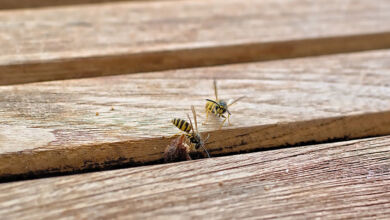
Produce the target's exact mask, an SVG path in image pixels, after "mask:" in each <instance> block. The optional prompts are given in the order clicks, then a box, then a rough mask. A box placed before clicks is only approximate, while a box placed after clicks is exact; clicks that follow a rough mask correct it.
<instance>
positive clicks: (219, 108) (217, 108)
mask: <svg viewBox="0 0 390 220" xmlns="http://www.w3.org/2000/svg"><path fill="white" fill-rule="evenodd" d="M213 86H214V93H215V101H214V100H211V99H206V101H207V102H206V120H205V122H204V123H206V122H207V119H208V117H209V114H210V113H212V114H215V115H216V116H218V117H222V118H224V120H223V122H222V123H221V125H220V127H219V129H221V128H222V126H223V125H224V124H225V121H226V119H227V120H228V122H229V125H230V119H229V118H230V115H231V113H230V111H229V109H228V108H229V107H230V106H231V105H233V104H234V103H236V102H237V101H239V100H241V99H243V98H245V96H241V97H239V98H237V99H235V100H233V101H232V102H230V103H229V104H227V103H226V101H225V100H219V99H218V91H217V81H216V80H214V81H213ZM225 113H228V115H227V116H225Z"/></svg>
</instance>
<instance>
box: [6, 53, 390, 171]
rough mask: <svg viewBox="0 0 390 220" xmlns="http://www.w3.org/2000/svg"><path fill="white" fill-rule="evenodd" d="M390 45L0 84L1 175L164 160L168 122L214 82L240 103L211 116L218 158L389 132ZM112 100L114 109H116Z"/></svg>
mask: <svg viewBox="0 0 390 220" xmlns="http://www.w3.org/2000/svg"><path fill="white" fill-rule="evenodd" d="M389 61H390V51H389V50H385V51H376V52H369V53H368V52H367V53H357V54H343V55H334V56H324V57H317V58H301V59H292V60H283V61H272V62H265V63H251V64H240V65H227V66H220V67H212V68H197V69H188V70H176V71H166V72H157V73H150V74H134V75H126V76H125V75H122V76H111V77H100V78H93V79H79V80H68V81H58V82H46V83H35V84H26V85H15V86H5V87H0V140H1V141H0V177H1V178H6V177H12V176H18V175H28V174H34V175H40V174H43V173H56V172H74V171H79V170H88V169H97V168H107V167H111V166H119V165H126V166H130V165H135V164H140V163H151V162H157V161H161V158H162V154H163V151H164V148H165V147H166V146H167V144H168V143H169V141H170V139H169V138H168V137H169V136H171V135H173V134H175V133H177V132H178V129H176V128H175V127H174V126H173V125H172V124H171V123H170V120H171V119H172V118H174V117H179V118H186V114H187V113H190V105H195V107H196V109H197V112H198V118H199V121H200V123H202V122H203V121H204V119H205V112H204V105H205V99H206V98H213V96H214V94H213V89H212V79H213V78H216V79H217V81H218V83H219V88H220V91H219V94H220V97H221V98H226V99H229V98H237V97H240V96H242V95H245V96H246V98H245V99H244V100H242V101H240V102H239V104H237V105H235V106H233V107H232V108H231V109H230V111H231V112H232V117H231V122H232V126H231V127H226V128H225V129H224V130H220V131H218V130H217V129H218V126H219V123H220V121H218V119H216V118H211V120H210V122H209V123H208V124H207V125H205V126H200V130H201V131H202V132H204V133H203V134H204V135H206V134H207V133H209V134H210V139H209V143H208V144H207V148H208V149H209V152H210V153H211V154H212V155H213V156H215V155H223V154H230V153H237V152H241V151H253V150H257V149H262V148H270V147H277V146H290V145H297V144H299V143H302V142H310V143H313V142H322V141H328V140H335V139H346V138H358V137H368V136H377V135H385V134H390V111H389V107H390V102H389V100H390V87H389V84H388V82H390V68H389V67H390V62H389ZM112 107H114V110H112Z"/></svg>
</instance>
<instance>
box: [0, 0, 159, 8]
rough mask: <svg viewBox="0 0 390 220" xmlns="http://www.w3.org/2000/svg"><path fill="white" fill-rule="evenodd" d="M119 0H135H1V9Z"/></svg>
mask: <svg viewBox="0 0 390 220" xmlns="http://www.w3.org/2000/svg"><path fill="white" fill-rule="evenodd" d="M118 1H134V0H17V1H15V0H1V1H0V10H5V9H8V10H9V9H20V8H39V7H53V6H64V5H80V4H95V3H109V2H118ZM135 1H152V0H135ZM160 1H161V0H160Z"/></svg>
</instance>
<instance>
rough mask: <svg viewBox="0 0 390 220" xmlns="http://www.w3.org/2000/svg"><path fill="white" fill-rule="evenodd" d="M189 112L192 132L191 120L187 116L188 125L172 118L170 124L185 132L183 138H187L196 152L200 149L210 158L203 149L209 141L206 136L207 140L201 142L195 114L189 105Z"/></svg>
mask: <svg viewBox="0 0 390 220" xmlns="http://www.w3.org/2000/svg"><path fill="white" fill-rule="evenodd" d="M191 110H192V114H193V117H194V122H195V130H194V127H193V125H192V121H191V118H190V116H189V115H188V114H187V117H188V120H189V121H190V123H188V122H187V121H185V120H183V119H179V118H174V119H173V120H172V123H173V124H174V125H175V126H176V127H177V128H179V129H180V130H182V131H184V132H186V133H185V136H186V137H187V139H188V140H189V142H190V143H191V144H192V145H194V146H195V149H196V150H198V149H199V148H200V147H201V148H203V150H204V151H205V152H206V154H207V156H208V157H210V154H209V152H207V150H206V148H205V147H204V145H205V143H206V142H207V140H208V139H209V136H207V138H206V139H205V140H203V138H202V136H201V135H200V134H199V131H198V122H197V120H196V112H195V108H194V106H193V105H191Z"/></svg>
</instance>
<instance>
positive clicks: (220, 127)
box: [219, 115, 228, 130]
mask: <svg viewBox="0 0 390 220" xmlns="http://www.w3.org/2000/svg"><path fill="white" fill-rule="evenodd" d="M222 117H223V118H225V119H224V120H223V122H222V123H221V125H220V126H219V130H221V129H222V127H223V124H225V122H226V119H228V118H227V117H225V116H224V115H222Z"/></svg>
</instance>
